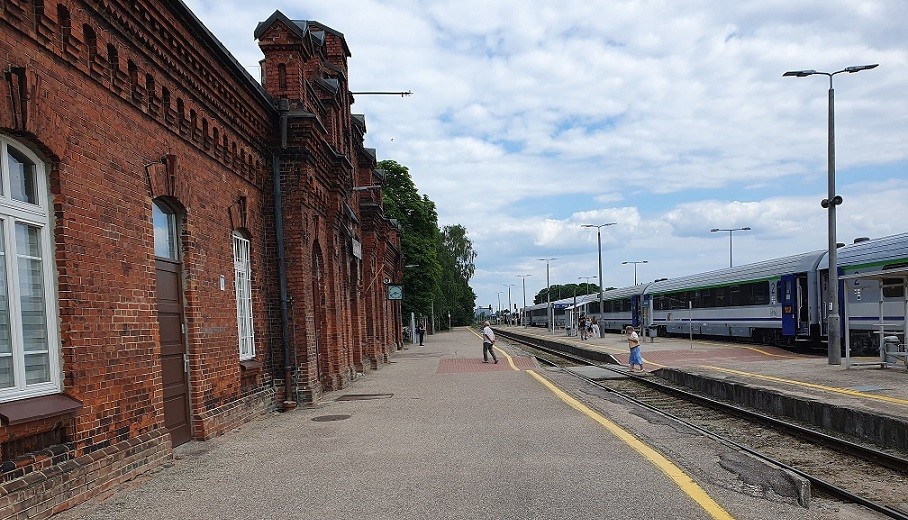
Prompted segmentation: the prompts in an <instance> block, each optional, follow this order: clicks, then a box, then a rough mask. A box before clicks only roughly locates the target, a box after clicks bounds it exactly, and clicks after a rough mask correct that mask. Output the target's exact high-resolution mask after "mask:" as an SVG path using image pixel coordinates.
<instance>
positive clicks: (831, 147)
mask: <svg viewBox="0 0 908 520" xmlns="http://www.w3.org/2000/svg"><path fill="white" fill-rule="evenodd" d="M879 65H880V64H879V63H874V64H872V65H856V66H853V67H845V68H844V69H842V70H838V71H836V72H819V71H816V70H790V71H788V72H786V73H785V74H782V76H787V77H795V78H805V77H807V76H814V75H819V76H826V77H828V78H829V132H828V136H827V138H828V149H827V157H826V160H827V173H828V183H827V184H828V186H827V188H828V197H827V198H825V199H823V200H822V201H821V202H820V205H821V206H822V207H823V208H825V209H826V210H828V225H829V278H828V280H829V281H828V283H829V316H828V318H827V323H828V329H829V330H828V340H827V354H828V357H829V364H830V365H838V364H841V362H842V347H841V337H840V336H841V331H840V327H841V325H840V324H839V265H838V257H837V256H836V220H835V218H836V217H835V207H836V206H838V205H839V204H841V203H842V197H840V196H838V195H836V193H835V103H834V99H835V92H834V90H833V88H832V77H833V76H835V75H836V74H841V73H843V72H847V73H849V74H854V73H855V72H860V71H862V70H869V69H875V68H877V67H879Z"/></svg>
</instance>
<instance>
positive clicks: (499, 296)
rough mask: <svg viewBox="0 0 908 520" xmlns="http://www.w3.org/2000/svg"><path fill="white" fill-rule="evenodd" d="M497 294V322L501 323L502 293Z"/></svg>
mask: <svg viewBox="0 0 908 520" xmlns="http://www.w3.org/2000/svg"><path fill="white" fill-rule="evenodd" d="M495 294H497V295H498V314H497V316H498V320H496V321H499V322H500V321H501V291H498V292H497V293H495Z"/></svg>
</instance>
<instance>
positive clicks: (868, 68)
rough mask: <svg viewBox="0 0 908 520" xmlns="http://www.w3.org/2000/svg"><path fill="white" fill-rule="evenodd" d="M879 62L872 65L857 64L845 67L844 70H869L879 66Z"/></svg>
mask: <svg viewBox="0 0 908 520" xmlns="http://www.w3.org/2000/svg"><path fill="white" fill-rule="evenodd" d="M879 66H880V64H879V63H874V64H873V65H857V66H855V67H845V72H847V73H849V74H854V73H855V72H860V71H862V70H870V69H875V68H877V67H879Z"/></svg>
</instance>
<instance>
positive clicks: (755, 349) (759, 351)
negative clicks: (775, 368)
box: [738, 346, 791, 357]
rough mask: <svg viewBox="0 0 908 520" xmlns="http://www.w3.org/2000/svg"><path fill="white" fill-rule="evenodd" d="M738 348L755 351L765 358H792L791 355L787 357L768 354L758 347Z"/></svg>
mask: <svg viewBox="0 0 908 520" xmlns="http://www.w3.org/2000/svg"><path fill="white" fill-rule="evenodd" d="M738 348H743V349H746V350H753V351H754V352H756V353H758V354H763V355H764V356H770V357H791V356H790V355H785V354H773V353H772V352H766V351H765V350H763V349H761V348H757V347H743V346H742V347H738Z"/></svg>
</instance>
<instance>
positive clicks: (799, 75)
mask: <svg viewBox="0 0 908 520" xmlns="http://www.w3.org/2000/svg"><path fill="white" fill-rule="evenodd" d="M855 72H857V71H855ZM816 73H817V71H815V70H813V69H810V70H790V71H788V72H786V73H785V74H782V76H783V77H784V76H794V77H796V78H804V77H807V76H812V75H814V74H816Z"/></svg>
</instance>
